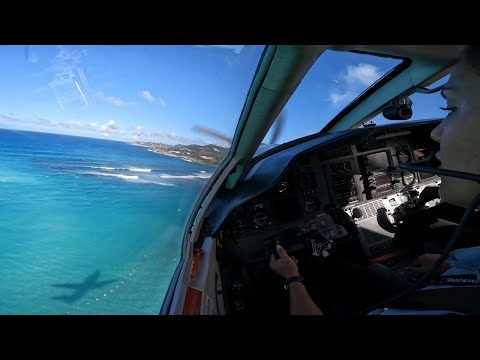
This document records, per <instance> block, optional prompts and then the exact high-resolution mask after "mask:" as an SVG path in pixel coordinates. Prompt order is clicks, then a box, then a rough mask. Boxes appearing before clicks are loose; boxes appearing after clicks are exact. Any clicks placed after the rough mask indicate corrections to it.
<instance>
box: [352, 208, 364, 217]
mask: <svg viewBox="0 0 480 360" xmlns="http://www.w3.org/2000/svg"><path fill="white" fill-rule="evenodd" d="M362 216H363V213H362V210H360V209H359V208H358V207H356V208H353V209H352V218H354V219H355V218H358V219H360V218H361V217H362Z"/></svg>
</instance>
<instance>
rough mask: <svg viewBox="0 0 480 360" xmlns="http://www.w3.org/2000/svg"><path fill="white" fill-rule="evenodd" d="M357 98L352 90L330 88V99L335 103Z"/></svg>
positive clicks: (344, 102) (343, 102)
mask: <svg viewBox="0 0 480 360" xmlns="http://www.w3.org/2000/svg"><path fill="white" fill-rule="evenodd" d="M354 98H355V94H354V93H352V92H351V91H345V92H341V91H340V90H338V89H333V90H330V92H329V94H328V99H329V100H330V102H331V103H332V104H333V105H337V104H346V103H348V102H350V101H352V100H353V99H354Z"/></svg>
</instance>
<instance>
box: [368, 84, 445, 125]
mask: <svg viewBox="0 0 480 360" xmlns="http://www.w3.org/2000/svg"><path fill="white" fill-rule="evenodd" d="M449 78H450V75H447V76H444V77H443V78H441V79H440V80H438V81H436V82H435V83H433V84H432V85H430V86H429V88H430V89H435V88H438V87H439V86H442V85H444V84H445V83H446V82H447V81H448V79H449ZM409 99H410V100H411V101H412V105H411V106H412V117H411V118H410V119H408V120H402V121H414V120H427V119H443V118H444V117H445V116H446V114H447V112H446V111H445V110H443V109H441V108H442V107H446V101H445V99H444V98H443V97H442V95H441V92H440V91H437V92H434V93H431V94H422V93H415V94H412V95H410V96H409ZM395 122H397V121H392V120H388V119H386V118H385V117H384V116H383V114H382V113H380V114H378V115H377V116H375V117H374V118H373V119H372V120H371V121H368V122H366V125H368V124H372V123H373V124H376V125H384V124H393V123H395Z"/></svg>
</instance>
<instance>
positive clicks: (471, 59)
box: [463, 45, 480, 76]
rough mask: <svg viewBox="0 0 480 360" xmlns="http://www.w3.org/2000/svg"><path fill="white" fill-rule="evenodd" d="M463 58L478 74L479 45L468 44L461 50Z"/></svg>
mask: <svg viewBox="0 0 480 360" xmlns="http://www.w3.org/2000/svg"><path fill="white" fill-rule="evenodd" d="M463 58H464V60H465V61H466V62H467V63H468V64H469V65H471V66H472V69H473V71H474V72H475V73H476V74H477V75H478V76H480V46H479V45H468V46H467V47H465V50H464V51H463Z"/></svg>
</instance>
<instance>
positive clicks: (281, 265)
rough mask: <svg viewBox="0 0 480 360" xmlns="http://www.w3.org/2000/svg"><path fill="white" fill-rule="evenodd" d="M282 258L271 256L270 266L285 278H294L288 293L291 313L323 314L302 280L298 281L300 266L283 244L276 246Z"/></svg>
mask: <svg viewBox="0 0 480 360" xmlns="http://www.w3.org/2000/svg"><path fill="white" fill-rule="evenodd" d="M276 249H277V253H278V255H279V256H280V258H279V259H278V260H277V259H275V257H274V256H273V254H272V256H271V259H270V268H271V269H272V271H273V272H274V273H276V274H278V275H280V276H281V277H283V278H284V279H285V280H288V279H292V280H294V281H293V282H291V283H290V284H288V293H289V296H290V314H291V315H323V313H322V311H321V310H320V309H319V308H318V306H317V305H315V303H314V302H313V300H312V298H311V297H310V295H309V294H308V291H307V289H306V288H305V285H304V284H303V282H302V281H297V279H298V278H299V277H300V273H299V272H298V267H297V264H296V262H295V260H294V259H293V258H291V257H290V256H289V255H288V254H287V252H286V251H285V249H284V248H283V247H282V246H281V245H277V247H276Z"/></svg>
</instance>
